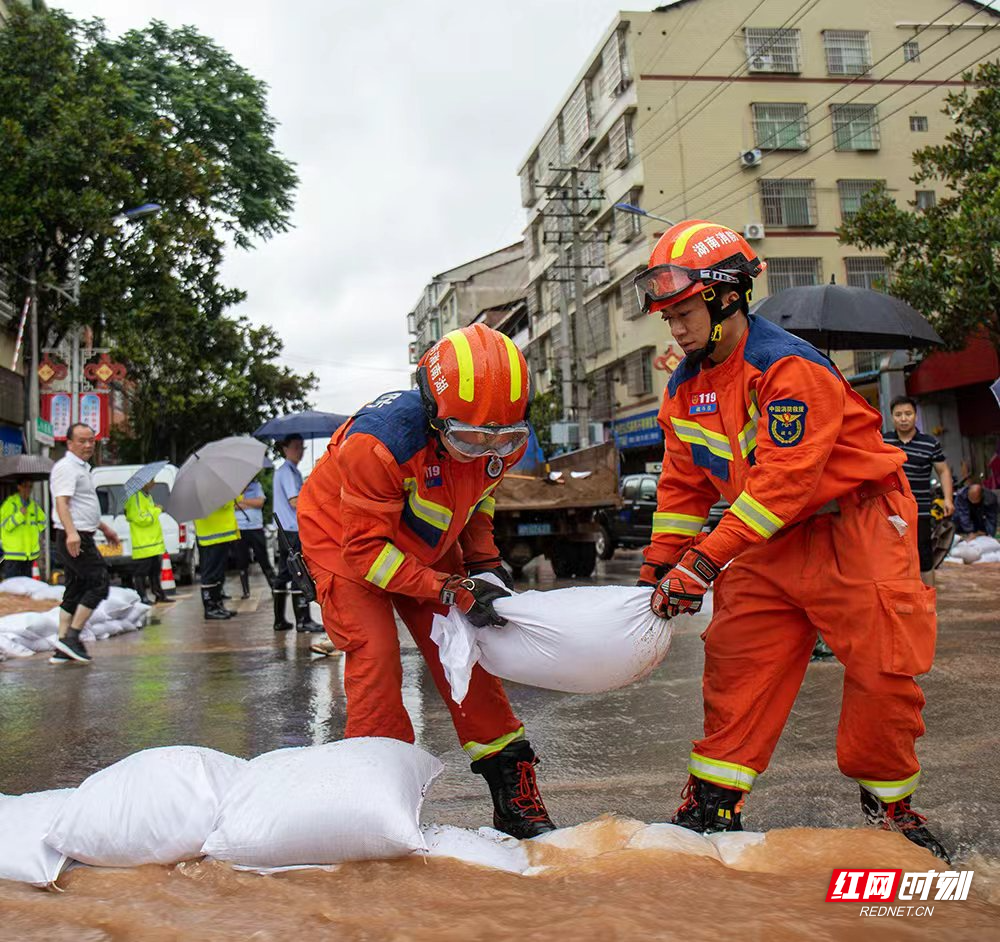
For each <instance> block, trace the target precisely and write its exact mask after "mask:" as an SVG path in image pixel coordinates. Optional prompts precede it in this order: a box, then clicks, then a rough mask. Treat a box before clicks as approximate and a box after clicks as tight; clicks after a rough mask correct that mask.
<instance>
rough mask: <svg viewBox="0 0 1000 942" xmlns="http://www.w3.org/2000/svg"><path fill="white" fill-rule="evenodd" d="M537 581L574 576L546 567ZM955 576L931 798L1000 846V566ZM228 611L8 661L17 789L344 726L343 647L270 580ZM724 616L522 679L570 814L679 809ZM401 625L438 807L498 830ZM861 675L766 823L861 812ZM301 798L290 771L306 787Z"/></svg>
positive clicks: (925, 788) (772, 780)
mask: <svg viewBox="0 0 1000 942" xmlns="http://www.w3.org/2000/svg"><path fill="white" fill-rule="evenodd" d="M638 565H639V557H638V554H635V553H621V554H618V555H616V557H615V559H614V560H612V561H611V562H609V563H602V564H601V565H600V570H599V573H598V575H597V576H596V577H595V581H597V582H599V583H609V584H613V583H625V584H631V583H632V582H633V581H634V578H635V573H636V571H637V569H638ZM987 570H989V571H987ZM970 572H972V574H973V575H974V576H975V579H972V578H971V576H970ZM229 582H230V591H232V590H233V589H234V587H236V586H237V584H238V583H237V580H236V579H235V578H234V577H233V576H232V575H231V577H230V580H229ZM523 582H524V584H525V587H526V588H528V587H537V588H550V587H554V586H557V585H564V584H567V583H563V582H558V581H556V580H555V579H554V577H553V576H552V572H551V569H550V568H549V567H548V565H547V564H546V563H538V562H535V563H532V564H531V565H530V566H529V567H528V569H527V570H526V573H525V579H524V580H523ZM942 583H943V584H939V592H940V611H941V618H940V630H939V641H938V656H937V662H936V664H935V667H934V669H933V671H932V672H931V674H930V675H928V676H927V677H925V678H924V679H923V681H922V686H923V688H924V691H925V693H926V695H927V700H928V704H927V708H926V710H925V713H924V717H925V720H926V723H927V730H928V732H927V735H926V737H925V738H924V739H923V740H922V742H921V743H920V744H919V753H920V755H921V760H922V763H923V766H924V780H923V785H922V787H921V789H920V790H919V791H918V793H917V801H916V802H915V804H916V805H917V807H919V808H920V809H921V810H922V811H924V812H925V813H928V814H929V815H930V816H931V818H932V822H933V824H934V826H935V829H936V830H937V831H939V832H940V836H941V837H942V838H944V839H945V841H946V843H947V844H949V845H950V846H951V847H952V848H955V849H956V850H958V852H959V853H960V854H961V855H962V856H963V857H966V856H967V855H968V854H969V853H970V852H972V851H977V852H979V853H982V854H985V855H987V856H988V857H991V858H997V857H1000V803H998V800H997V795H998V788H997V784H996V783H997V780H998V774H1000V738H998V729H1000V709H998V706H997V702H998V693H997V687H998V685H997V680H998V677H1000V670H998V668H1000V615H998V611H997V610H998V606H997V597H998V592H997V589H998V587H1000V567H997V566H992V565H991V566H982V567H958V571H957V572H956V571H955V570H951V571H946V572H945V573H944V578H943V580H942ZM228 604H229V605H230V606H231V607H235V608H237V609H238V610H239V611H240V613H241V614H240V615H239V617H237V618H234V619H231V620H230V621H228V622H221V623H219V622H205V621H203V619H202V617H201V605H200V602H199V600H198V599H197V598H196V596H195V594H194V593H193V592H192V590H191V589H190V588H184V587H182V588H180V589H179V590H178V601H177V602H176V603H175V604H174V605H171V606H164V607H160V609H159V610H158V612H157V615H156V619H155V621H154V623H153V624H151V625H149V626H148V627H147V628H146V629H145V630H143V631H141V632H138V633H134V634H130V635H126V636H124V637H120V638H116V639H111V640H109V641H103V642H98V643H96V644H94V645H93V646H92V653H93V654H94V655H95V658H94V663H93V664H92V665H89V666H58V667H57V666H52V665H49V664H48V663H47V660H46V658H45V657H44V656H42V655H36V656H35V657H32V658H27V659H23V660H13V661H6V662H4V663H2V664H0V737H2V738H0V792H7V793H14V794H17V793H21V792H27V791H36V790H41V789H45V788H57V787H64V786H72V785H76V784H78V783H79V782H80V781H82V779H84V778H85V777H86V776H87V775H89V774H90V773H92V772H94V771H97V770H98V769H101V768H104V767H105V766H107V765H109V764H110V763H112V762H114V761H115V760H117V759H120V758H122V757H123V756H126V755H128V754H129V753H131V752H134V751H136V750H138V749H143V748H146V747H150V746H160V745H174V744H180V743H190V744H196V745H203V746H209V747H212V748H215V749H220V750H223V751H225V752H229V753H231V754H234V755H241V756H248V757H249V756H254V755H258V754H260V753H262V752H266V751H268V750H271V749H276V748H280V747H282V746H299V745H309V744H313V743H323V742H328V741H331V740H334V739H337V738H339V737H340V735H341V733H342V731H343V726H344V716H345V699H344V691H343V683H342V671H343V660H342V659H340V658H338V659H332V658H323V657H317V656H315V655H313V654H311V653H310V651H309V642H310V641H311V640H313V639H314V638H315V637H316V636H310V635H296V634H295V633H294V632H290V633H284V634H275V633H274V632H273V631H272V629H271V614H272V613H271V605H270V598H269V596H268V595H267V587H266V585H265V584H264V582H263V580H262V579H258V581H256V582H255V583H254V585H253V598H251V599H250V600H249V601H247V602H240V601H237V600H234V601H233V602H230V603H228ZM707 621H708V619H707V617H706V616H695V617H693V618H689V619H688V620H687V621H685V622H684V623H683V624H682V626H681V627H680V629H679V630H678V632H677V633H676V635H675V639H674V642H673V647H672V648H671V651H670V653H669V654H668V655H667V658H666V660H665V661H664V662H663V664H662V665H661V666H660V667H659V668H658V669H657V670H656V671H655V672H654V673H653V675H652V676H650V677H648V678H647V679H645V680H643V681H641V682H639V683H636V684H634V685H632V686H630V687H627V688H625V689H622V690H617V691H612V692H609V693H605V694H597V695H576V694H562V693H555V692H551V691H546V690H539V689H535V688H530V687H521V686H518V685H515V684H509V685H508V690H509V693H510V697H511V701H512V703H513V704H514V708H515V710H516V711H517V712H518V713H519V715H520V716H521V718H522V719H523V721H524V723H525V725H526V727H527V729H528V735H529V737H530V739H531V741H532V743H533V744H534V745H535V747H536V749H537V751H538V752H539V753H540V755H541V756H542V765H541V766H540V768H539V778H540V783H541V785H542V790H543V794H544V796H545V798H546V801H547V804H548V806H549V810H550V812H551V814H552V816H553V818H555V819H556V820H557V821H558V822H559V823H562V824H576V823H579V822H581V821H586V820H589V819H592V818H594V817H596V816H597V815H599V814H601V813H604V812H619V813H622V814H625V815H628V816H631V817H635V818H639V819H642V820H645V821H663V820H668V819H669V815H670V814H671V813H672V812H673V810H674V809H675V807H676V806H677V804H678V803H679V800H680V799H679V792H680V789H681V787H682V785H683V783H684V781H685V778H686V773H685V771H684V770H685V764H686V760H687V752H688V749H689V748H690V740H691V738H693V737H694V736H697V735H698V734H699V732H700V729H701V688H700V675H701V665H702V644H701V641H700V639H699V637H698V635H699V633H700V632H701V631H702V630H704V628H705V626H706V624H707ZM402 637H403V638H404V647H403V666H404V699H405V702H406V704H407V707H408V709H409V711H410V714H411V716H412V718H413V722H414V727H415V729H416V731H417V737H418V743H419V744H420V745H422V746H423V747H424V748H426V749H428V750H429V751H431V752H433V753H435V754H436V755H438V756H440V757H441V758H442V759H443V760H444V762H445V764H446V773H445V774H444V775H443V776H442V777H441V778H440V779H439V780H438V782H437V783H436V784H435V786H434V789H433V791H432V793H431V797H430V800H429V801H428V803H427V805H426V807H425V810H424V815H423V817H424V820H425V821H434V822H438V823H452V824H459V825H465V826H478V825H481V824H487V823H489V817H490V815H489V802H488V796H487V792H486V787H485V784H484V783H483V781H482V779H480V778H479V777H478V776H474V775H472V774H470V773H469V772H468V766H467V761H466V759H465V757H464V754H463V753H462V751H461V749H460V748H459V745H458V743H457V741H456V739H455V735H454V731H453V729H452V727H451V724H450V721H449V717H448V714H447V711H446V710H445V707H444V705H443V703H442V702H441V701H440V699H439V698H438V695H437V692H436V690H435V689H434V687H433V684H432V682H431V680H430V676H429V674H428V672H427V670H426V668H425V667H424V665H423V661H422V659H421V657H420V655H419V653H418V652H417V650H416V648H415V647H414V646H413V644H412V642H410V641H409V638H408V637H407V636H406V635H405V631H404V633H403V635H402ZM842 677H843V674H842V670H841V668H840V666H839V665H838V664H836V663H832V664H831V663H821V664H813V665H810V667H809V670H808V673H807V676H806V680H805V683H804V684H803V688H802V691H801V692H800V695H799V698H798V700H797V702H796V705H795V709H794V711H793V714H792V717H791V719H790V721H789V724H788V726H787V727H786V730H785V733H784V735H783V737H782V740H781V742H780V743H779V745H778V749H777V752H776V753H775V756H774V759H773V761H772V765H771V768H770V769H769V770H768V771H767V773H766V774H765V775H762V776H761V778H760V779H759V780H758V782H757V785H756V787H755V790H754V792H753V794H752V796H751V797H750V799H749V800H748V803H747V808H746V812H745V815H744V818H745V825H746V826H747V827H748V828H750V829H754V830H757V829H768V828H776V827H789V826H821V827H840V826H856V825H858V824H859V823H860V812H859V810H858V799H857V786H856V785H855V784H854V783H852V782H851V781H849V780H847V779H845V778H844V777H843V776H841V775H840V773H839V772H838V771H837V767H836V761H835V751H834V743H835V736H836V727H837V717H838V712H839V701H840V687H841V683H842ZM294 791H295V785H294V783H289V799H290V800H294Z"/></svg>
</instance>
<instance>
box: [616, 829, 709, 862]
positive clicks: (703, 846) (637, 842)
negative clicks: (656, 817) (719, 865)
mask: <svg viewBox="0 0 1000 942" xmlns="http://www.w3.org/2000/svg"><path fill="white" fill-rule="evenodd" d="M626 847H628V848H629V849H630V850H664V851H670V852H672V853H676V854H688V855H690V856H692V857H711V858H712V859H713V860H719V852H718V851H717V850H716V849H715V845H714V844H713V843H712V842H711V841H710V840H709V839H708V838H707V837H706V836H705V835H704V834H699V833H698V832H697V831H690V830H688V829H687V828H682V827H680V826H679V825H677V824H647V825H646V826H645V827H644V828H642V829H641V830H639V831H637V832H636V833H635V834H634V835H633V836H632V838H631V840H629V842H628V844H626Z"/></svg>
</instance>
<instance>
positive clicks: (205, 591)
mask: <svg viewBox="0 0 1000 942" xmlns="http://www.w3.org/2000/svg"><path fill="white" fill-rule="evenodd" d="M214 588H215V587H214V586H202V587H201V604H202V608H204V609H205V618H206V620H208V621H227V620H228V619H229V616H228V615H227V614H226V613H225V612H224V611H220V609H219V608H218V607H217V606H216V604H215V596H214Z"/></svg>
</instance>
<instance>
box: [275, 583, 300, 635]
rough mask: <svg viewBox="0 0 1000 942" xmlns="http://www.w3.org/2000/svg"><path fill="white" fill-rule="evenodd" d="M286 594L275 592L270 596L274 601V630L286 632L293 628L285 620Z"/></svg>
mask: <svg viewBox="0 0 1000 942" xmlns="http://www.w3.org/2000/svg"><path fill="white" fill-rule="evenodd" d="M286 595H287V593H285V592H282V591H280V590H279V591H277V592H275V593H274V595H272V596H271V598H272V599H274V630H275V631H288V630H289V629H290V628H294V627H295V626H294V625H293V624H292V623H291V622H290V621H289V620H288V619H287V618H285V596H286Z"/></svg>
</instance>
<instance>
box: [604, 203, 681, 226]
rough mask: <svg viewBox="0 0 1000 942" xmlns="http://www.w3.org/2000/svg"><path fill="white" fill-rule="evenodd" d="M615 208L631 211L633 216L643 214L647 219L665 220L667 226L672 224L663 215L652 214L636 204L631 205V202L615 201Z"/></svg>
mask: <svg viewBox="0 0 1000 942" xmlns="http://www.w3.org/2000/svg"><path fill="white" fill-rule="evenodd" d="M615 209H620V210H621V211H622V212H623V213H631V214H632V215H633V216H645V217H646V218H647V219H656V220H659V221H660V222H665V223H666V224H667V225H668V226H672V225H674V223H673V221H672V220H670V219H664V217H663V216H654V215H653V214H652V213H647V212H646V210H644V209H640V208H639V207H638V206H633V205H632V204H631V203H615Z"/></svg>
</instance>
